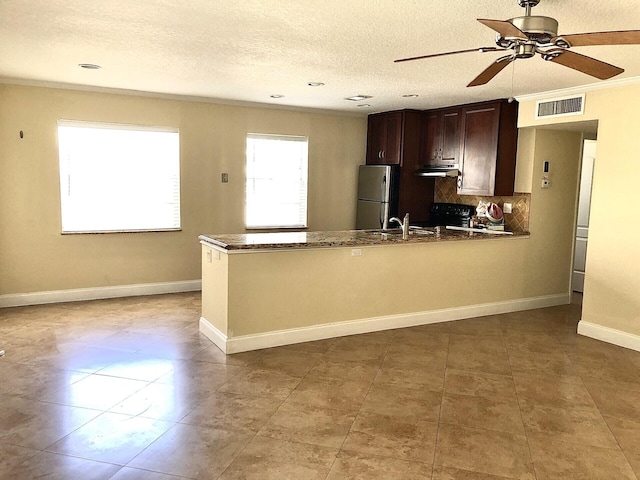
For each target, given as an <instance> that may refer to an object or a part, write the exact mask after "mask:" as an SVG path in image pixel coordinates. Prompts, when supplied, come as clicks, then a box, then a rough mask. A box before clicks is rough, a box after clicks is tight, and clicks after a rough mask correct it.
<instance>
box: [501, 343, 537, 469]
mask: <svg viewBox="0 0 640 480" xmlns="http://www.w3.org/2000/svg"><path fill="white" fill-rule="evenodd" d="M505 350H506V351H507V359H508V360H509V370H510V372H511V381H512V382H513V390H514V392H515V395H516V402H517V403H518V412H519V413H520V421H521V422H522V428H523V429H524V437H525V439H526V441H527V451H528V452H529V459H530V460H531V467H532V468H533V475H534V477H535V478H536V479H537V478H538V472H537V469H536V462H535V461H534V459H533V451H532V450H531V442H530V441H529V433H528V429H527V424H526V423H525V421H524V414H523V413H522V404H521V402H520V395H519V394H518V387H517V386H516V382H515V378H514V376H513V364H512V363H511V355H510V354H509V349H508V348H507V347H506V346H505Z"/></svg>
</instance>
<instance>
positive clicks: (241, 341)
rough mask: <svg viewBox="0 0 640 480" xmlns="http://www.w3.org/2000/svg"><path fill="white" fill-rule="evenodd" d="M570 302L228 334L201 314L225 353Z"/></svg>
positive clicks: (513, 303)
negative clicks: (252, 333)
mask: <svg viewBox="0 0 640 480" xmlns="http://www.w3.org/2000/svg"><path fill="white" fill-rule="evenodd" d="M570 302H571V295H570V294H562V295H548V296H544V297H533V298H523V299H519V300H510V301H506V302H495V303H484V304H479V305H469V306H465V307H456V308H447V309H442V310H432V311H426V312H416V313H407V314H401V315H387V316H384V317H372V318H363V319H359V320H350V321H346V322H336V323H324V324H320V325H312V326H309V327H300V328H292V329H288V330H277V331H273V332H265V333H258V334H254V335H242V336H239V337H231V338H229V337H227V336H226V335H225V333H224V332H221V331H220V330H218V329H217V328H216V327H214V326H213V325H212V324H211V323H210V322H209V321H208V320H207V319H206V318H200V332H201V333H202V334H204V335H205V336H207V337H208V338H209V339H210V340H211V341H212V342H213V343H215V344H216V345H217V346H218V347H219V348H220V350H222V351H223V352H225V353H240V352H247V351H250V350H258V349H261V348H270V347H279V346H282V345H291V344H294V343H302V342H311V341H315V340H324V339H326V338H335V337H342V336H347V335H357V334H361V333H370V332H377V331H380V330H390V329H394V328H406V327H415V326H417V325H427V324H430V323H439V322H448V321H451V320H462V319H465V318H474V317H482V316H485V315H496V314H499V313H509V312H518V311H521V310H531V309H534V308H544V307H552V306H556V305H566V304H568V303H570Z"/></svg>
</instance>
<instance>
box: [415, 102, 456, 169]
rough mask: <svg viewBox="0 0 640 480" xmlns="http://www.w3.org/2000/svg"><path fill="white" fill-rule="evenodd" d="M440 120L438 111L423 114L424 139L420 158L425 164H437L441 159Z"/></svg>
mask: <svg viewBox="0 0 640 480" xmlns="http://www.w3.org/2000/svg"><path fill="white" fill-rule="evenodd" d="M440 120H441V117H440V115H439V113H438V112H437V111H431V112H425V113H424V114H423V117H422V141H421V146H420V160H421V162H422V163H423V164H428V165H436V164H437V163H438V161H439V158H440V155H439V153H440V144H441V141H440V140H441V137H440ZM459 140H460V138H458V141H459ZM458 143H459V142H458ZM458 148H460V147H458Z"/></svg>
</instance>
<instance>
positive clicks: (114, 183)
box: [58, 120, 180, 233]
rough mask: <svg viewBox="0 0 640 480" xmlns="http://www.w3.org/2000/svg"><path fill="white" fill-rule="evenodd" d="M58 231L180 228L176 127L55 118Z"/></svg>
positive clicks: (136, 230) (178, 144)
mask: <svg viewBox="0 0 640 480" xmlns="http://www.w3.org/2000/svg"><path fill="white" fill-rule="evenodd" d="M58 148H59V154H60V198H61V210H62V233H87V232H139V231H159V230H179V229H180V142H179V134H178V130H177V129H174V128H164V127H144V126H137V125H121V124H109V123H90V122H78V121H69V120H59V121H58Z"/></svg>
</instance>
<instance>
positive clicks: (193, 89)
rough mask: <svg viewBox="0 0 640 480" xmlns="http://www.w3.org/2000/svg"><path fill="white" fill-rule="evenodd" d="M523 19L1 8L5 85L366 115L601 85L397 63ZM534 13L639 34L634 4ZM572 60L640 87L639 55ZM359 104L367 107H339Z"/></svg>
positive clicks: (0, 65)
mask: <svg viewBox="0 0 640 480" xmlns="http://www.w3.org/2000/svg"><path fill="white" fill-rule="evenodd" d="M523 12H524V10H523V9H522V8H520V7H519V6H518V2H517V0H473V1H470V0H421V1H417V0H393V1H392V0H347V1H345V0H323V1H320V2H318V1H313V2H312V1H309V0H270V1H265V0H261V1H258V0H226V1H224V0H219V1H216V0H188V1H187V0H183V1H177V0H176V1H170V0H164V1H161V0H157V1H151V0H137V1H133V2H132V1H131V0H107V1H97V0H0V79H2V80H3V81H5V82H6V81H18V82H27V83H36V84H49V83H51V84H57V85H60V84H62V85H81V86H89V87H102V88H116V89H125V90H133V91H142V92H151V93H154V94H170V95H181V96H189V97H206V98H211V99H214V100H224V101H241V102H254V103H255V102H258V103H267V104H273V105H283V106H291V107H307V108H320V109H330V110H342V111H350V112H354V113H363V114H364V113H371V112H374V111H383V110H391V109H398V108H418V109H427V108H432V107H438V106H444V105H453V104H460V103H466V102H472V101H479V100H486V99H492V98H505V97H509V96H511V95H512V94H513V95H514V96H518V95H525V94H531V93H536V92H544V91H550V90H556V89H561V88H567V87H574V86H579V85H587V84H593V83H598V82H599V81H598V80H596V79H594V78H592V77H590V76H587V75H585V74H582V73H579V72H574V71H572V70H570V69H567V68H566V67H563V66H561V65H557V64H553V63H551V62H544V61H543V60H541V59H540V57H539V56H536V57H535V58H532V59H528V60H518V61H516V62H515V64H514V65H515V67H514V68H513V69H512V68H511V67H507V68H506V69H505V70H503V71H502V73H501V74H499V75H498V76H497V77H496V78H495V79H494V80H493V81H492V82H490V83H489V84H488V85H485V86H480V87H473V88H467V87H466V85H467V83H469V82H470V81H471V80H472V79H473V78H474V77H475V76H476V75H477V74H479V73H480V72H481V71H482V70H483V69H484V68H486V67H487V66H488V65H489V64H490V63H491V62H493V61H494V60H495V59H496V58H498V57H499V56H501V52H487V53H476V52H473V53H466V54H461V55H455V56H447V57H441V58H434V59H429V60H421V61H415V62H407V63H400V64H394V63H393V60H394V59H397V58H402V57H409V56H416V55H424V54H430V53H438V52H442V51H448V50H460V49H467V48H475V47H481V46H490V45H493V41H494V32H493V31H492V30H490V29H489V28H487V27H485V26H483V25H481V24H480V23H479V22H477V21H476V19H477V18H493V19H501V20H505V19H508V18H512V17H515V16H520V15H523ZM533 14H534V15H544V16H550V17H554V18H556V19H557V20H558V21H559V23H560V26H559V33H564V34H569V33H582V32H589V31H605V30H626V29H640V7H639V6H638V0H606V1H603V0H541V2H540V5H538V6H537V7H535V8H534V9H533ZM573 50H574V51H577V52H579V53H583V54H586V55H590V56H594V57H596V58H598V59H600V60H604V61H606V62H608V63H612V64H614V65H617V66H620V67H622V68H624V69H625V70H626V71H625V72H624V73H623V74H622V75H620V76H618V77H615V78H616V79H618V78H629V77H640V45H625V46H619V47H578V48H574V49H573ZM79 63H94V64H99V65H101V66H102V69H100V70H84V69H81V68H79V67H78V66H77V65H78V64H79ZM512 77H513V91H512ZM308 82H324V84H325V85H324V86H321V87H309V86H308V85H307V83H308ZM271 94H280V95H284V97H283V98H280V99H272V98H270V95H271ZM355 94H366V95H371V96H372V97H373V98H371V99H369V100H367V101H366V103H368V104H370V105H371V106H370V107H358V106H357V103H355V102H349V101H346V100H344V98H345V97H348V96H352V95H355ZM403 94H417V95H419V96H418V97H417V98H403V97H402V95H403ZM360 103H363V102H360Z"/></svg>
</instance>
